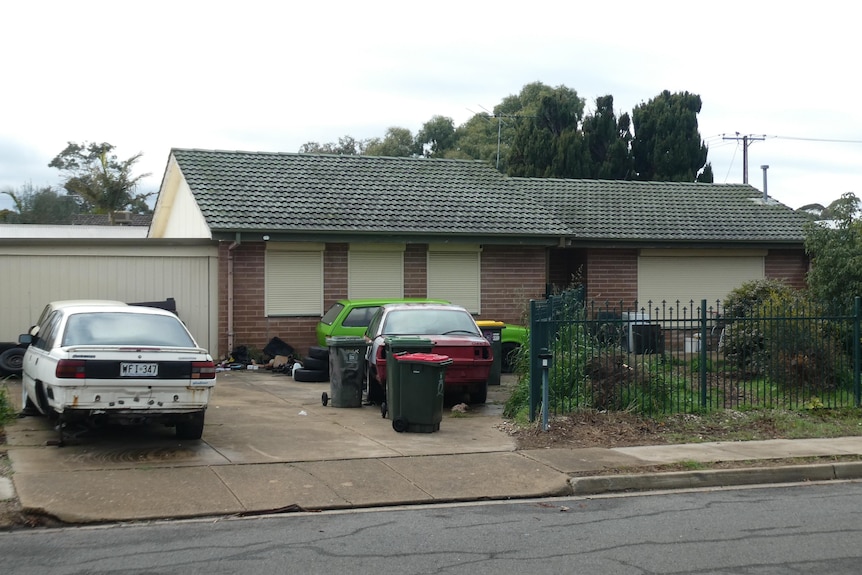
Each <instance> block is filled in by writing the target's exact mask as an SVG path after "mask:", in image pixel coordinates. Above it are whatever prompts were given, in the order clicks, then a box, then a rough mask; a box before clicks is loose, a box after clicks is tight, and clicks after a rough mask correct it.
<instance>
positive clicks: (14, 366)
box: [0, 347, 25, 375]
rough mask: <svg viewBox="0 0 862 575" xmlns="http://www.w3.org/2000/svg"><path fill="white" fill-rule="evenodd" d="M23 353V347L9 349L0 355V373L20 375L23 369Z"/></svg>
mask: <svg viewBox="0 0 862 575" xmlns="http://www.w3.org/2000/svg"><path fill="white" fill-rule="evenodd" d="M24 351H25V350H24V348H23V347H10V348H9V349H7V350H6V351H4V352H3V353H0V371H5V372H6V373H10V374H13V375H20V374H21V370H22V368H23V367H24Z"/></svg>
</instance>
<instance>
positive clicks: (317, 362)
mask: <svg viewBox="0 0 862 575" xmlns="http://www.w3.org/2000/svg"><path fill="white" fill-rule="evenodd" d="M302 367H304V368H305V369H316V370H317V371H328V370H329V361H324V360H322V359H317V358H316V357H306V358H305V359H303V360H302Z"/></svg>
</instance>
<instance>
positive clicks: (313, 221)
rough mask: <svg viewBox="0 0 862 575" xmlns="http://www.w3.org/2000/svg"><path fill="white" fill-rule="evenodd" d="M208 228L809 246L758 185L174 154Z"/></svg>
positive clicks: (436, 163)
mask: <svg viewBox="0 0 862 575" xmlns="http://www.w3.org/2000/svg"><path fill="white" fill-rule="evenodd" d="M172 154H173V156H174V158H176V160H177V163H178V165H179V167H180V170H181V171H182V174H183V176H184V178H185V180H186V182H187V183H188V185H189V187H190V189H191V191H192V193H193V195H194V197H195V200H196V201H197V203H198V206H199V207H200V209H201V211H202V213H203V215H204V218H205V219H206V221H207V224H208V225H209V227H210V229H212V230H213V231H214V232H226V231H236V230H243V231H248V230H261V231H266V232H275V233H277V232H279V231H282V232H291V233H295V232H308V233H333V234H349V233H364V234H399V235H410V234H414V235H440V236H446V235H461V236H464V235H472V236H513V237H561V236H565V237H568V238H571V239H572V240H573V241H575V242H577V241H578V240H585V241H641V242H642V241H653V242H655V241H662V242H728V243H738V242H778V243H794V244H801V242H802V240H803V226H804V224H805V222H806V221H807V219H806V218H805V216H804V215H802V214H799V213H797V212H794V211H793V210H792V209H790V208H789V207H787V206H785V205H783V204H780V203H778V202H775V201H774V200H766V201H764V199H763V197H762V194H761V193H760V192H759V191H758V190H756V189H755V188H753V187H751V186H749V185H742V184H695V183H668V182H628V181H608V180H555V179H538V178H508V177H505V176H503V175H501V174H500V173H498V172H497V171H496V170H495V169H493V168H492V167H490V166H489V165H487V164H486V163H484V162H479V161H465V160H436V159H427V158H384V157H376V156H336V155H325V154H279V153H264V152H232V151H217V150H189V149H174V150H172Z"/></svg>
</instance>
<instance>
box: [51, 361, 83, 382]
mask: <svg viewBox="0 0 862 575" xmlns="http://www.w3.org/2000/svg"><path fill="white" fill-rule="evenodd" d="M85 366H86V364H85V362H84V360H81V359H61V360H60V361H59V362H58V363H57V369H56V370H54V375H55V376H57V379H84V378H86V377H87V372H86V367H85Z"/></svg>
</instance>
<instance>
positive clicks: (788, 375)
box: [529, 290, 860, 418]
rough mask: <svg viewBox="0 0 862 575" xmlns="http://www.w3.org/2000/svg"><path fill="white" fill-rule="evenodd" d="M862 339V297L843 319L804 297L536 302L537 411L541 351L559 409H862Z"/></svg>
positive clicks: (533, 380)
mask: <svg viewBox="0 0 862 575" xmlns="http://www.w3.org/2000/svg"><path fill="white" fill-rule="evenodd" d="M859 344H860V300H859V298H857V299H856V302H855V306H853V311H852V312H850V313H846V312H845V313H843V314H842V313H827V312H826V311H824V309H822V308H821V306H817V305H816V304H813V303H810V302H806V301H804V300H801V299H794V300H790V299H784V300H781V301H770V302H766V303H762V302H761V303H759V304H758V305H750V304H748V303H745V304H743V302H740V303H739V304H734V303H732V302H730V303H728V304H727V309H724V308H723V307H722V302H720V301H715V302H712V303H709V302H707V301H706V300H701V301H700V302H695V301H693V300H692V301H689V302H674V303H672V304H671V303H668V302H661V303H659V304H656V303H654V302H647V303H645V304H644V305H643V306H642V307H641V306H638V305H634V306H632V307H631V308H625V307H623V306H622V305H621V304H618V305H612V304H610V303H607V302H605V303H602V304H598V303H596V302H585V301H584V298H583V291H582V290H573V291H569V292H565V293H563V294H560V295H555V296H551V297H549V298H547V299H546V300H542V301H538V300H534V301H532V302H531V305H530V354H529V357H530V414H531V417H532V418H534V417H535V415H536V410H537V408H538V406H539V405H540V404H541V398H542V381H543V371H544V369H545V368H543V366H542V361H541V359H540V357H539V356H540V353H542V352H544V353H545V357H546V358H548V359H547V364H548V367H547V368H546V369H547V381H548V408H549V412H550V413H552V414H560V413H566V412H569V411H573V410H575V409H580V408H589V409H599V410H628V411H636V412H639V413H642V414H646V415H655V414H670V413H693V412H705V411H711V410H719V409H731V408H732V409H754V408H783V409H804V408H814V407H828V408H840V407H859V406H860V345H859Z"/></svg>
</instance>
